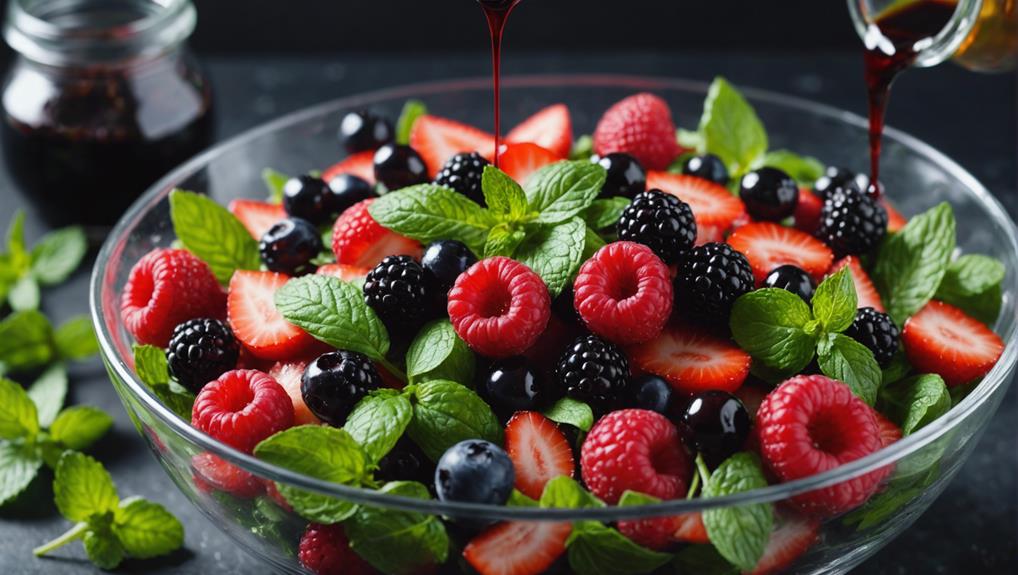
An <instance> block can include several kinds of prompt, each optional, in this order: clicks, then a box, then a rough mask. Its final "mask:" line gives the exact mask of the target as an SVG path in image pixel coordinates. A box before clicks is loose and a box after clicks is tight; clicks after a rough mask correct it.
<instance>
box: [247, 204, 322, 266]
mask: <svg viewBox="0 0 1018 575" xmlns="http://www.w3.org/2000/svg"><path fill="white" fill-rule="evenodd" d="M322 249H323V247H322V236H321V234H319V233H318V229H317V228H315V226H313V225H311V222H309V221H307V220H302V219H300V218H286V219H285V220H280V221H279V222H277V223H276V224H275V225H273V226H272V227H271V228H269V231H267V232H265V234H264V235H262V239H261V241H260V242H258V250H259V252H260V253H261V256H262V263H264V264H265V267H266V268H268V269H269V271H273V272H279V273H283V274H287V275H291V276H298V275H303V274H307V273H311V272H313V271H315V265H314V264H313V263H312V260H313V259H315V258H316V257H318V255H319V254H321V253H322Z"/></svg>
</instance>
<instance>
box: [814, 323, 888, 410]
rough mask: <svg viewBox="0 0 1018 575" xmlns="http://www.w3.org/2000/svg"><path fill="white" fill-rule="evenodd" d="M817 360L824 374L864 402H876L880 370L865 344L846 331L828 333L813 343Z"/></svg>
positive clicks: (871, 403) (880, 375) (881, 378)
mask: <svg viewBox="0 0 1018 575" xmlns="http://www.w3.org/2000/svg"><path fill="white" fill-rule="evenodd" d="M817 362H818V363H819V364H820V371H822V372H823V373H824V375H826V376H827V377H830V378H833V379H836V380H838V381H841V382H844V383H845V385H847V386H848V387H849V388H851V389H852V393H854V394H855V395H856V397H858V398H859V399H861V400H863V401H865V402H866V404H867V405H870V406H872V405H873V404H875V403H876V402H877V391H878V390H879V389H880V382H881V381H882V380H883V373H882V372H881V371H880V365H879V364H878V363H877V360H876V359H875V358H874V357H873V352H872V351H870V350H869V348H867V347H866V346H864V345H863V344H861V343H859V342H857V341H855V340H854V339H852V338H850V337H848V336H847V335H844V334H840V333H833V334H829V335H828V336H827V337H825V338H823V339H821V340H820V342H819V344H818V345H817Z"/></svg>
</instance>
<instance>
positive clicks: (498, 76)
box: [478, 0, 520, 167]
mask: <svg viewBox="0 0 1018 575" xmlns="http://www.w3.org/2000/svg"><path fill="white" fill-rule="evenodd" d="M478 1H479V2H480V3H481V8H482V9H483V10H484V16H485V18H487V19H488V31H489V32H490V33H491V78H492V85H493V88H494V92H495V156H494V160H495V167H498V160H499V153H500V150H499V148H500V147H501V144H502V141H501V140H502V105H501V104H502V102H501V80H502V32H503V31H504V30H505V23H506V20H508V19H509V14H510V13H512V11H513V8H515V7H516V5H517V4H519V3H520V0H478Z"/></svg>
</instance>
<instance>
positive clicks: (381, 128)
mask: <svg viewBox="0 0 1018 575" xmlns="http://www.w3.org/2000/svg"><path fill="white" fill-rule="evenodd" d="M393 134H394V130H393V129H392V124H391V123H389V121H388V120H386V119H385V118H382V117H381V116H376V115H375V114H372V113H371V112H367V111H360V112H350V113H349V114H347V115H346V116H344V117H343V121H342V122H340V124H339V141H340V143H341V144H342V145H343V147H344V148H345V149H346V151H347V152H349V153H351V154H356V153H357V152H365V151H368V150H377V149H378V148H380V147H382V146H383V145H385V144H387V143H389V142H391V141H392V138H393Z"/></svg>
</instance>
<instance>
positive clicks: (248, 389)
mask: <svg viewBox="0 0 1018 575" xmlns="http://www.w3.org/2000/svg"><path fill="white" fill-rule="evenodd" d="M191 425H193V426H194V427H196V428H198V429H200V430H202V431H204V432H205V433H207V434H209V435H211V436H212V437H214V438H216V439H218V440H219V441H222V442H223V443H225V444H227V445H230V446H232V447H234V448H236V449H239V450H241V451H243V452H245V453H251V451H252V450H253V449H254V447H255V445H258V442H259V441H261V440H263V439H265V438H266V437H269V436H270V435H272V434H274V433H276V432H277V431H282V430H284V429H286V428H288V427H291V426H292V425H293V402H292V401H290V396H289V395H287V393H286V390H285V389H283V386H281V385H279V384H278V383H277V382H276V380H274V379H272V378H271V377H269V376H267V375H265V374H264V373H262V372H260V371H254V370H244V369H235V370H233V371H228V372H226V373H224V374H223V375H222V376H221V377H220V378H219V379H217V380H215V381H213V382H211V383H209V384H208V385H206V386H205V387H203V388H202V390H201V391H200V392H199V393H198V397H197V398H195V400H194V408H193V409H192V410H191Z"/></svg>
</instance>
